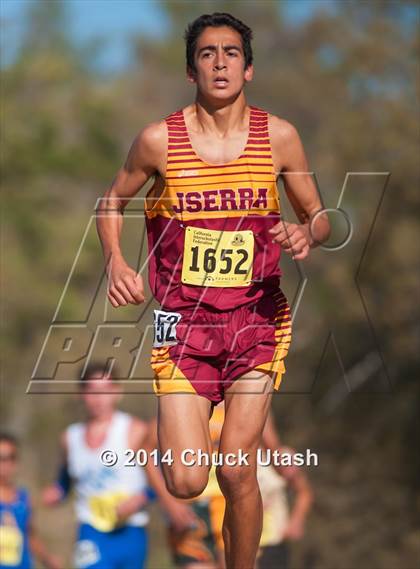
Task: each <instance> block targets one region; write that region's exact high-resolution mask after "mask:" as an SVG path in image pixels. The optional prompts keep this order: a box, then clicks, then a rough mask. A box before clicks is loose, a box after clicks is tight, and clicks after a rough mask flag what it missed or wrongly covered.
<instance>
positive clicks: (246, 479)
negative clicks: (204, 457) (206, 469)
mask: <svg viewBox="0 0 420 569" xmlns="http://www.w3.org/2000/svg"><path fill="white" fill-rule="evenodd" d="M216 475H217V480H218V482H219V485H220V489H221V490H222V492H223V494H232V493H235V494H240V493H247V492H249V491H250V490H252V489H253V488H254V486H255V484H256V483H257V477H256V472H255V468H254V467H253V466H252V465H249V466H246V465H236V466H228V465H227V464H223V465H220V466H218V467H217V468H216Z"/></svg>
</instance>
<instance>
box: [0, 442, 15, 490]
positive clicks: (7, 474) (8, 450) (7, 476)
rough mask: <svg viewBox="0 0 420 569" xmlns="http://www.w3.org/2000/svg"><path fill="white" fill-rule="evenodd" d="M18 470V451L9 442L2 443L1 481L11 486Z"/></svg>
mask: <svg viewBox="0 0 420 569" xmlns="http://www.w3.org/2000/svg"><path fill="white" fill-rule="evenodd" d="M16 470H17V449H16V447H15V445H14V444H12V443H10V442H8V441H1V442H0V481H1V482H3V484H10V483H11V482H13V479H14V478H15V475H16Z"/></svg>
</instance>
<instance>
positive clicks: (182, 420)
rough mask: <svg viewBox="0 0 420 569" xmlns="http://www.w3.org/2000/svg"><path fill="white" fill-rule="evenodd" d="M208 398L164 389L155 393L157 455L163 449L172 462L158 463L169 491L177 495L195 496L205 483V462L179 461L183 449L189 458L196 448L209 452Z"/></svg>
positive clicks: (210, 450) (162, 452) (162, 453)
mask: <svg viewBox="0 0 420 569" xmlns="http://www.w3.org/2000/svg"><path fill="white" fill-rule="evenodd" d="M210 407H211V402H210V401H209V400H208V399H206V398H205V397H200V396H199V395H195V394H191V393H168V394H164V395H160V396H159V397H158V437H159V448H160V452H161V457H164V455H165V452H166V451H170V453H168V454H170V455H172V458H173V459H174V462H173V464H172V465H169V464H166V463H165V462H163V463H162V469H163V475H164V477H165V481H166V486H167V488H168V490H169V492H170V493H171V494H172V495H173V496H176V497H178V498H193V497H194V496H198V495H199V494H201V492H202V491H203V490H204V488H205V487H206V485H207V480H208V475H209V469H210V467H207V466H205V465H203V466H200V465H198V464H195V465H194V466H186V465H185V464H183V463H182V461H181V454H182V452H183V451H185V449H191V451H193V452H194V453H195V455H194V454H191V453H190V454H188V455H187V456H186V458H187V459H188V460H191V459H193V458H195V457H196V456H197V452H198V450H199V449H200V450H201V451H203V452H205V453H210V455H211V452H212V446H211V439H210V432H209V418H210Z"/></svg>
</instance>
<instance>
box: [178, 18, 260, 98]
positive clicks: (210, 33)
mask: <svg viewBox="0 0 420 569" xmlns="http://www.w3.org/2000/svg"><path fill="white" fill-rule="evenodd" d="M194 60H195V66H196V72H193V71H192V70H189V71H188V79H189V81H190V82H192V83H196V84H197V89H198V91H199V92H200V93H201V94H202V95H204V96H205V97H206V98H208V99H216V100H226V99H232V98H235V97H236V96H237V95H238V94H239V93H240V92H241V91H242V89H243V86H244V83H245V82H247V81H251V79H252V72H253V70H252V65H251V66H249V67H248V68H247V69H246V70H245V69H244V66H245V57H244V51H243V48H242V38H241V36H240V34H239V33H238V32H237V31H236V30H233V29H232V28H229V27H227V26H222V27H220V28H211V27H209V28H205V30H204V31H203V32H202V33H201V35H200V36H199V38H198V41H197V47H196V50H195V55H194Z"/></svg>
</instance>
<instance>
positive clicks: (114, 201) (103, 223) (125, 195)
mask: <svg viewBox="0 0 420 569" xmlns="http://www.w3.org/2000/svg"><path fill="white" fill-rule="evenodd" d="M166 154H167V128H166V124H165V121H160V122H157V123H152V124H150V125H149V126H147V127H146V128H145V129H143V130H142V131H141V132H140V134H139V135H138V136H137V138H136V139H135V140H134V142H133V144H132V146H131V149H130V152H129V154H128V157H127V160H126V162H125V164H124V166H123V167H122V168H121V169H120V170H119V172H118V173H117V175H116V177H115V179H114V181H113V183H112V184H111V187H110V188H109V189H108V190H107V191H106V192H105V194H104V196H103V198H102V199H101V200H99V205H98V208H97V211H96V222H97V229H98V234H99V238H100V240H101V244H102V250H103V254H104V258H105V263H106V270H107V274H108V280H109V286H108V299H109V301H110V302H111V304H112V306H114V308H116V307H118V306H126V305H127V304H128V303H131V304H140V303H141V302H143V301H144V289H143V279H142V277H141V276H140V275H138V274H137V273H136V272H135V271H134V270H133V269H132V268H131V267H130V266H129V265H128V264H127V263H126V261H125V259H124V257H123V254H122V252H121V248H120V237H121V231H122V225H123V214H124V209H125V207H126V206H127V204H128V203H129V201H130V199H131V198H133V197H134V196H135V195H136V194H137V192H138V191H139V190H140V189H141V188H142V187H143V186H144V185H145V184H146V182H147V181H148V180H149V179H150V178H152V177H154V176H155V177H159V176H160V177H162V178H163V176H164V175H165V169H166Z"/></svg>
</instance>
